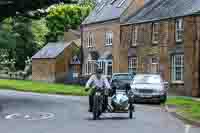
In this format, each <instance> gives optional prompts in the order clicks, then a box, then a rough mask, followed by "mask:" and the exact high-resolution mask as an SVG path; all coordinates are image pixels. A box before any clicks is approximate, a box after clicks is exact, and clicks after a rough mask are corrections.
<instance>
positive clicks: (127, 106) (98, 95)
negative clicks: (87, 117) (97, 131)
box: [92, 85, 135, 120]
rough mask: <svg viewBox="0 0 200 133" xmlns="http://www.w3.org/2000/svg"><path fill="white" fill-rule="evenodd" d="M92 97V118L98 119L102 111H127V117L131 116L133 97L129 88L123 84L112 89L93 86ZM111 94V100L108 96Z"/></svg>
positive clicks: (133, 109) (133, 110)
mask: <svg viewBox="0 0 200 133" xmlns="http://www.w3.org/2000/svg"><path fill="white" fill-rule="evenodd" d="M94 91H95V94H94V97H93V109H92V113H93V119H94V120H97V119H99V117H100V115H101V114H102V113H129V118H130V119H132V118H133V112H135V107H134V97H133V93H132V91H131V89H130V88H129V87H127V85H125V86H119V85H118V86H116V87H115V88H114V89H112V91H109V90H106V89H102V88H98V87H95V90H94ZM109 95H112V97H111V102H110V103H109V102H108V96H109Z"/></svg>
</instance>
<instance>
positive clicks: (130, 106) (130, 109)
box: [129, 103, 135, 119]
mask: <svg viewBox="0 0 200 133" xmlns="http://www.w3.org/2000/svg"><path fill="white" fill-rule="evenodd" d="M134 111H135V109H134V105H133V104H132V103H130V105H129V118H130V119H133V112H134Z"/></svg>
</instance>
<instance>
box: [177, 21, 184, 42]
mask: <svg viewBox="0 0 200 133" xmlns="http://www.w3.org/2000/svg"><path fill="white" fill-rule="evenodd" d="M183 30H184V28H183V19H177V20H176V42H182V41H183Z"/></svg>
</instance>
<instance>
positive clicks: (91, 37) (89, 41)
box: [86, 32, 95, 48]
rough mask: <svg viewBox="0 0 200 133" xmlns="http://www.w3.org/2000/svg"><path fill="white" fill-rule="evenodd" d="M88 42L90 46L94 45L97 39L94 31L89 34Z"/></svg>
mask: <svg viewBox="0 0 200 133" xmlns="http://www.w3.org/2000/svg"><path fill="white" fill-rule="evenodd" d="M86 43H87V47H88V48H92V47H94V43H95V40H94V34H93V33H91V32H89V33H88V34H87V42H86Z"/></svg>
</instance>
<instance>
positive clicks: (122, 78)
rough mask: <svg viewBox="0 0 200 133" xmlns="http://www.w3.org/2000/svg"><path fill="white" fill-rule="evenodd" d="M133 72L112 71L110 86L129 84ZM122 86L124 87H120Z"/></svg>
mask: <svg viewBox="0 0 200 133" xmlns="http://www.w3.org/2000/svg"><path fill="white" fill-rule="evenodd" d="M133 78H134V74H130V73H114V74H113V75H112V78H111V87H112V88H114V87H116V86H118V85H120V86H126V85H130V83H131V82H132V81H133ZM121 88H124V87H121Z"/></svg>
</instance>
